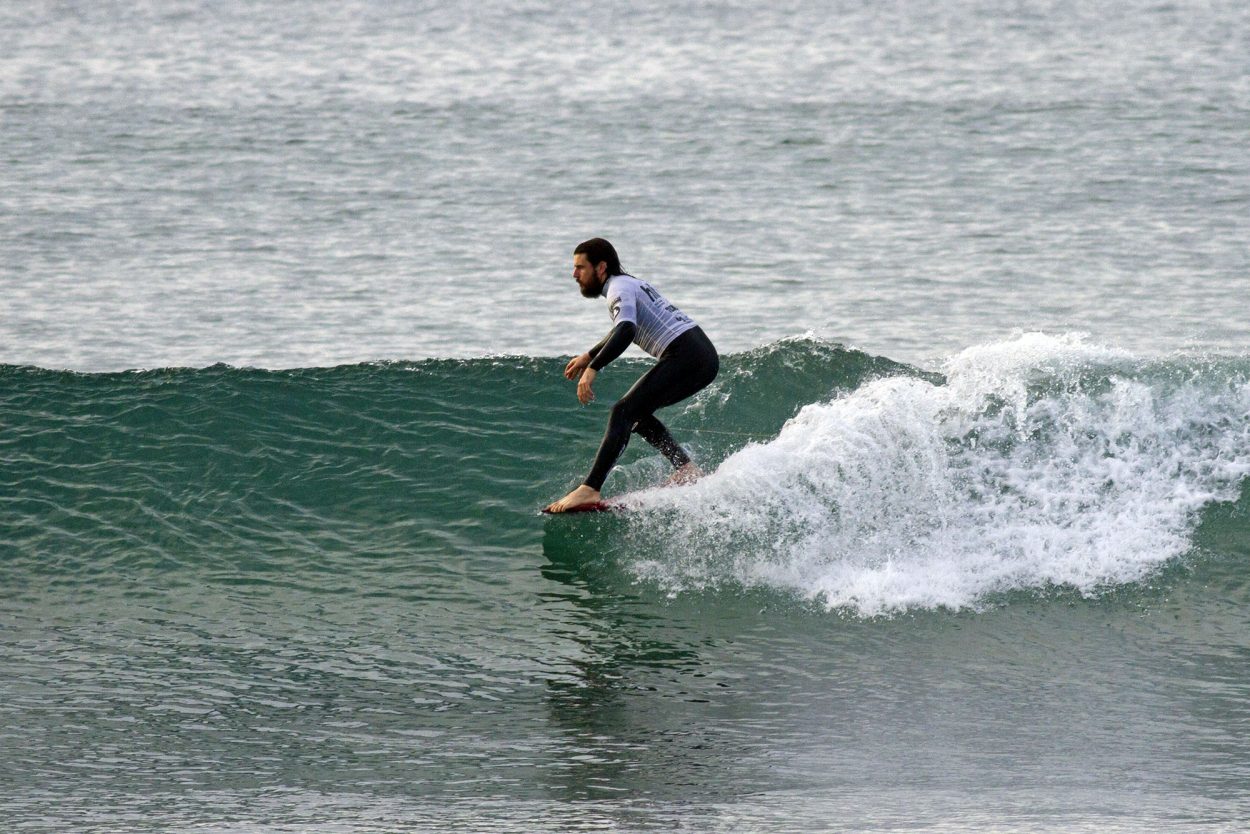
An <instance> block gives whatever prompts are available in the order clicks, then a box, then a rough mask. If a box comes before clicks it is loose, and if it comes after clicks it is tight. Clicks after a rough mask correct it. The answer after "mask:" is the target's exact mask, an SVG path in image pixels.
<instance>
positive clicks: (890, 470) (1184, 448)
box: [629, 334, 1250, 616]
mask: <svg viewBox="0 0 1250 834" xmlns="http://www.w3.org/2000/svg"><path fill="white" fill-rule="evenodd" d="M944 371H945V374H946V382H945V384H939V383H935V382H934V381H932V380H926V379H918V378H915V377H888V378H883V379H876V380H872V381H869V382H867V383H865V384H864V385H862V386H861V387H859V388H858V389H856V390H854V391H852V392H849V393H845V394H842V395H839V396H836V397H834V398H833V399H831V400H829V401H825V402H818V403H814V404H811V405H808V406H806V407H805V408H803V409H802V410H801V411H800V412H799V413H798V414H797V415H796V416H795V417H794V418H793V419H791V420H790V421H789V422H788V423H786V425H785V426H784V427H783V429H782V430H781V431H780V433H779V434H778V435H777V436H776V437H775V438H774V439H772V440H769V441H767V442H763V443H753V444H750V445H747V446H746V447H745V448H743V449H741V450H740V451H738V452H737V453H735V454H733V455H731V456H730V457H729V458H728V459H727V460H725V461H724V463H723V464H722V465H721V466H720V467H719V468H718V469H717V471H716V472H715V473H713V474H711V475H709V476H708V477H706V478H704V479H703V480H702V481H701V482H699V483H697V484H694V485H692V486H689V487H685V488H679V489H669V490H655V491H652V492H649V493H647V494H645V495H644V496H643V497H642V498H641V499H640V503H641V505H642V506H644V507H645V508H647V509H648V510H650V512H647V513H643V514H641V515H640V516H639V517H638V518H639V520H638V521H637V522H636V523H635V524H634V525H633V527H632V528H631V530H630V534H629V535H630V548H631V550H632V552H633V553H635V554H638V555H637V556H636V557H634V559H635V561H634V563H633V566H634V569H635V571H636V572H637V574H638V575H640V576H642V577H645V578H647V579H649V580H652V581H655V582H657V583H659V584H660V585H662V586H664V587H666V588H669V589H670V590H674V591H678V590H682V589H689V588H706V587H710V586H716V585H722V584H727V583H734V584H739V585H743V586H766V587H773V588H778V589H784V590H786V591H789V592H793V593H795V594H797V595H799V596H801V597H804V598H809V599H812V600H818V601H820V602H822V603H823V604H824V605H826V606H828V607H830V608H839V609H847V610H850V611H852V612H854V613H856V614H859V615H864V616H872V615H881V614H891V613H896V612H900V611H905V610H909V609H915V608H938V607H945V608H964V607H977V606H980V605H983V604H984V603H985V601H986V600H987V599H988V598H989V597H991V596H992V595H994V594H998V593H1003V592H1008V591H1015V590H1038V589H1046V588H1051V587H1055V586H1060V587H1067V588H1072V589H1075V590H1076V591H1078V592H1080V593H1082V594H1087V595H1092V594H1097V593H1099V592H1100V591H1101V590H1103V589H1106V588H1108V587H1111V586H1115V585H1119V584H1122V583H1131V582H1137V581H1140V580H1142V579H1143V578H1144V577H1146V576H1148V575H1149V574H1151V573H1152V572H1153V571H1155V570H1157V569H1158V568H1159V567H1160V566H1161V565H1162V564H1164V563H1166V562H1168V561H1169V560H1172V559H1176V558H1177V557H1180V556H1182V555H1183V554H1185V553H1186V552H1187V550H1188V549H1189V547H1190V538H1191V534H1192V532H1193V529H1194V527H1195V524H1196V520H1197V515H1198V511H1199V510H1200V509H1201V508H1202V507H1204V506H1205V505H1207V504H1209V503H1211V502H1214V501H1224V500H1231V499H1232V498H1234V497H1236V494H1237V488H1238V486H1239V484H1240V482H1241V480H1242V479H1243V478H1244V476H1245V475H1246V473H1247V472H1248V471H1250V420H1248V419H1247V415H1248V414H1250V382H1248V381H1247V373H1246V368H1245V367H1244V365H1243V364H1238V363H1224V364H1218V363H1217V364H1212V363H1209V362H1203V361H1188V362H1186V361H1174V362H1169V363H1158V362H1155V363H1152V362H1150V361H1146V360H1142V359H1138V358H1135V357H1133V356H1132V355H1130V354H1127V353H1124V352H1122V351H1117V350H1113V349H1110V348H1106V347H1102V346H1099V345H1092V344H1087V343H1086V341H1085V340H1084V339H1082V338H1081V337H1079V336H1061V337H1056V336H1047V335H1041V334H1024V335H1020V336H1017V337H1016V338H1014V339H1010V340H1007V341H1003V342H998V343H994V344H988V345H981V346H977V347H973V348H969V349H968V350H965V351H963V352H961V353H960V354H958V355H957V356H955V357H953V358H952V359H950V360H949V361H948V362H947V363H946V365H945V368H944Z"/></svg>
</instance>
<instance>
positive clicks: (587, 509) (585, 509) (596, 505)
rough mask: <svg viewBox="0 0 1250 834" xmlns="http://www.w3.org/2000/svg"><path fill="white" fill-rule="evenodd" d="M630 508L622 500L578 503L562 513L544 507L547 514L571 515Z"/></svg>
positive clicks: (611, 511)
mask: <svg viewBox="0 0 1250 834" xmlns="http://www.w3.org/2000/svg"><path fill="white" fill-rule="evenodd" d="M625 509H628V508H627V507H626V506H625V505H624V504H622V503H621V502H620V501H591V502H590V503H589V504H578V505H577V506H576V507H569V508H568V509H567V510H565V511H564V512H562V513H553V512H551V511H550V510H548V509H547V508H545V507H544V508H543V512H544V513H545V514H546V515H569V514H570V513H614V512H620V511H621V510H625Z"/></svg>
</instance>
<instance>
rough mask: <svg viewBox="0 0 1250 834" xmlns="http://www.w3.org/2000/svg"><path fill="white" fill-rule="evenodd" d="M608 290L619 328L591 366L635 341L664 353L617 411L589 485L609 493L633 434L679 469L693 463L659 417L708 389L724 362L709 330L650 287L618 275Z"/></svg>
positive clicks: (592, 352) (595, 350)
mask: <svg viewBox="0 0 1250 834" xmlns="http://www.w3.org/2000/svg"><path fill="white" fill-rule="evenodd" d="M626 279H628V280H626ZM606 290H607V292H605V294H606V295H607V296H608V302H609V305H610V310H611V313H612V318H613V321H615V322H616V326H615V327H614V328H613V329H612V332H611V333H609V334H608V335H607V337H606V338H604V340H603V341H601V342H600V343H599V344H597V345H595V346H594V347H593V348H591V349H590V356H591V362H590V367H592V368H594V369H595V370H599V369H600V368H602V367H603V366H604V365H607V364H608V363H609V362H611V361H612V360H614V359H616V358H617V357H618V356H620V355H621V353H622V352H623V351H624V350H625V348H626V347H628V346H629V344H630V343H631V342H636V343H637V344H638V345H639V346H640V347H642V348H643V349H644V350H647V351H648V352H658V354H659V361H658V362H657V363H656V364H655V367H653V368H651V370H649V371H647V372H646V373H645V374H643V375H642V376H641V377H640V378H639V379H638V381H637V382H635V383H634V385H633V387H632V388H630V389H629V391H627V392H626V393H625V396H623V397H621V399H620V400H618V401H617V403H616V404H615V405H613V406H612V413H611V416H610V417H609V418H608V428H607V431H605V432H604V434H603V442H602V443H600V445H599V453H598V454H597V455H596V456H595V462H594V465H593V466H592V467H591V470H590V474H589V475H588V476H586V480H585V481H584V483H585V484H586V486H588V487H591V488H592V489H595V490H602V489H603V482H604V480H606V479H607V477H608V472H609V471H611V469H612V467H613V466H614V465H615V464H616V461H617V459H618V458H619V457H620V456H621V453H622V452H623V451H625V447H626V445H628V444H629V436H630V433H631V432H637V433H638V434H639V435H641V436H642V438H643V439H644V440H646V441H647V442H648V443H650V444H651V445H652V446H654V447H656V448H657V449H659V450H660V452H661V453H662V454H663V455H664V457H666V458H668V460H669V462H670V463H672V464H673V466H675V467H681V466H684V465H685V464H687V463H689V462H690V456H689V455H687V454H686V452H685V450H684V449H682V448H681V446H680V445H678V443H677V441H676V440H674V439H673V436H672V435H671V434H670V433H669V431H668V429H667V428H665V426H664V424H663V423H661V422H660V421H659V420H658V419H657V418H656V417H655V412H656V410H658V409H661V408H664V407H665V406H670V405H673V404H675V403H678V402H681V401H682V400H684V399H686V398H687V397H690V396H692V395H693V394H695V393H696V392H698V391H700V390H702V389H703V388H705V387H706V386H707V385H708V384H709V383H711V381H712V380H714V379H715V378H716V374H717V372H718V371H719V370H720V357H718V356H717V355H716V348H715V347H713V345H712V342H711V340H709V339H708V337H707V336H706V335H705V334H704V332H703V330H702V329H701V328H700V327H698V326H697V325H695V323H694V322H693V321H691V319H690V318H689V317H687V316H685V315H683V314H682V313H681V311H680V310H678V309H677V308H676V307H674V306H673V305H671V304H669V303H668V302H667V301H666V300H665V299H664V298H663V297H662V296H660V294H659V293H657V292H656V291H655V290H654V288H652V287H651V286H650V285H648V284H646V283H643V282H641V281H639V280H638V279H636V278H633V277H632V276H627V275H621V276H613V278H611V279H610V280H609V282H608V287H607V288H606ZM674 332H675V333H676V335H673V333H674Z"/></svg>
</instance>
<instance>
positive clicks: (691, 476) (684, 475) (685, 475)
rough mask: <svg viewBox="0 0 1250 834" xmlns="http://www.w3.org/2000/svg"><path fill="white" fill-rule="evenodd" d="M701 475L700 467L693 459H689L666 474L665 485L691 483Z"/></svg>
mask: <svg viewBox="0 0 1250 834" xmlns="http://www.w3.org/2000/svg"><path fill="white" fill-rule="evenodd" d="M702 477H703V470H702V469H700V468H699V467H698V466H697V465H696V464H695V462H694V461H689V462H688V463H684V464H682V465H681V466H679V467H678V468H677V471H676V472H674V473H673V474H672V475H669V476H668V482H667V486H681V485H683V484H693V483H694V482H695V481H697V480H699V479H700V478H702Z"/></svg>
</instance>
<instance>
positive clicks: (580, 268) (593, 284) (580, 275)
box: [573, 254, 608, 298]
mask: <svg viewBox="0 0 1250 834" xmlns="http://www.w3.org/2000/svg"><path fill="white" fill-rule="evenodd" d="M607 271H608V262H607V261H602V262H600V263H599V264H598V265H592V264H591V263H590V259H588V258H587V257H586V255H585V254H578V255H574V256H573V279H574V280H576V281H577V286H578V287H580V288H581V290H582V295H584V296H586V297H587V298H598V297H599V296H600V295H602V294H603V280H604V278H605V277H606V276H605V273H606V272H607Z"/></svg>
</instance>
